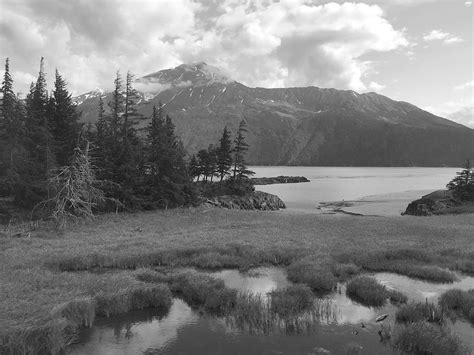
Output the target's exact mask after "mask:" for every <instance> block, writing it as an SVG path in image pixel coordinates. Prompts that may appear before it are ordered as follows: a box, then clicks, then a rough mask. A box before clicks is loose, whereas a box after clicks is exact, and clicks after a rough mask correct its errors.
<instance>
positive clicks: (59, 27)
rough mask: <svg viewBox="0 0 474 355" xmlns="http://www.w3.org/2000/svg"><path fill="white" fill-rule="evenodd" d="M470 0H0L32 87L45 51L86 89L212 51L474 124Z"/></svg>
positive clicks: (2, 43) (284, 79) (258, 77)
mask: <svg viewBox="0 0 474 355" xmlns="http://www.w3.org/2000/svg"><path fill="white" fill-rule="evenodd" d="M473 11H474V6H473V4H472V1H469V0H361V1H358V2H357V1H356V0H355V2H345V1H340V0H334V1H331V2H330V1H323V0H281V1H278V0H261V1H249V0H0V54H1V57H2V60H4V59H5V58H6V57H8V58H10V71H11V73H12V75H13V78H14V81H15V90H16V91H18V92H22V93H26V92H27V91H28V88H29V85H30V83H31V82H32V81H35V79H36V77H37V74H38V70H39V61H40V58H41V57H44V58H45V71H46V73H47V76H48V79H49V82H50V85H51V83H52V81H53V79H54V71H55V69H56V68H57V69H58V70H59V72H60V73H61V74H62V76H63V77H64V78H65V79H66V80H67V82H68V85H69V86H68V87H69V90H70V91H71V92H72V93H73V94H74V95H79V94H82V93H85V92H88V91H91V90H94V89H96V88H102V89H108V88H111V87H112V85H113V80H114V78H115V73H116V71H117V70H120V71H121V72H122V73H126V72H127V71H128V70H130V71H131V72H132V73H134V74H135V75H136V77H140V76H143V75H146V74H150V73H153V72H156V71H158V70H162V69H167V68H171V67H175V66H177V65H179V64H182V63H191V62H198V61H205V62H206V63H208V64H211V65H214V66H217V67H219V68H221V69H223V70H224V71H225V72H226V73H228V75H229V76H230V77H231V78H233V79H235V80H237V81H239V82H241V83H243V84H245V85H248V86H252V87H254V86H261V87H293V86H310V85H314V86H318V87H333V88H336V89H350V90H355V91H358V92H371V91H374V92H377V93H380V94H382V95H386V96H388V97H390V98H392V99H395V100H400V101H407V102H410V103H413V104H415V105H417V106H419V107H421V108H423V109H426V110H428V111H430V112H433V113H435V114H438V115H441V116H443V117H449V118H450V119H453V120H456V121H458V122H460V123H462V124H465V125H468V126H470V127H472V128H474V115H473V107H474V95H473V89H474V88H473V86H474V80H473V70H474V68H473V65H474V64H473V59H474V58H473V57H474V48H473V42H472V40H473V17H474V16H473Z"/></svg>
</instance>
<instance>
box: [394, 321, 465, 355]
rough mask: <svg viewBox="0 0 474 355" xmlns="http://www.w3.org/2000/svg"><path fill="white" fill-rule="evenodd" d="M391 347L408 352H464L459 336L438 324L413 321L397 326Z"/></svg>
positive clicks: (442, 353) (444, 353)
mask: <svg viewBox="0 0 474 355" xmlns="http://www.w3.org/2000/svg"><path fill="white" fill-rule="evenodd" d="M392 345H393V347H394V348H395V349H397V350H399V351H403V352H405V353H408V354H432V355H438V354H439V355H446V354H452V355H455V354H465V353H466V350H465V349H464V348H463V346H462V345H461V341H460V340H459V338H457V337H456V336H454V335H453V334H451V333H450V332H449V331H447V330H446V329H444V328H443V327H440V326H438V325H434V324H430V323H426V322H415V323H411V324H408V325H406V326H401V327H398V328H397V329H396V331H395V334H394V338H393V344H392Z"/></svg>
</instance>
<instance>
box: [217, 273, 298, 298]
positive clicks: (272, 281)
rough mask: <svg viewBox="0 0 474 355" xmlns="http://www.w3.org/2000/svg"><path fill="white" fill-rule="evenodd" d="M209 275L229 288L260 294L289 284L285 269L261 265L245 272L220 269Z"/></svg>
mask: <svg viewBox="0 0 474 355" xmlns="http://www.w3.org/2000/svg"><path fill="white" fill-rule="evenodd" d="M211 275H212V276H213V277H215V278H217V279H220V280H223V281H224V283H225V285H226V286H227V287H229V288H233V289H237V290H239V291H242V292H250V293H255V294H262V295H266V294H267V293H269V292H271V291H273V290H276V289H282V288H286V287H287V286H288V285H290V284H291V283H290V282H289V281H288V280H287V276H286V273H285V271H284V270H281V269H276V268H263V267H262V268H257V269H253V270H252V271H251V272H247V273H240V272H239V271H237V270H222V271H219V272H214V273H212V274H211Z"/></svg>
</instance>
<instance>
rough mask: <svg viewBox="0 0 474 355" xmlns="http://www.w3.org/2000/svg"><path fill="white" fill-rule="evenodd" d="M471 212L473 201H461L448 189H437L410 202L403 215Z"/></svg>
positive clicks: (473, 209) (473, 208) (473, 210)
mask: <svg viewBox="0 0 474 355" xmlns="http://www.w3.org/2000/svg"><path fill="white" fill-rule="evenodd" d="M473 212H474V201H461V200H460V199H458V198H456V197H455V196H454V195H453V192H452V191H450V190H438V191H434V192H432V193H430V194H428V195H425V196H422V197H421V198H420V199H418V200H415V201H413V202H411V203H410V204H409V205H408V206H407V208H406V210H405V212H404V213H403V215H411V216H432V215H439V214H457V213H473Z"/></svg>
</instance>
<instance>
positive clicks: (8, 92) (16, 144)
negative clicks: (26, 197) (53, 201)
mask: <svg viewBox="0 0 474 355" xmlns="http://www.w3.org/2000/svg"><path fill="white" fill-rule="evenodd" d="M1 93H2V101H1V107H0V185H1V186H2V188H0V194H10V193H11V192H12V188H13V181H14V176H15V175H16V173H17V171H18V169H17V167H18V164H19V161H18V159H19V152H20V148H21V144H20V138H21V124H22V117H21V107H20V105H21V103H20V101H19V100H18V99H17V97H16V96H15V94H14V92H13V78H12V77H11V75H10V62H9V59H8V58H7V59H6V60H5V72H4V75H3V82H2V88H1Z"/></svg>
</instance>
